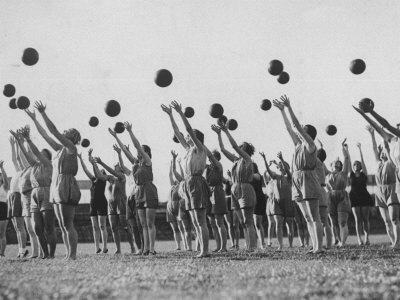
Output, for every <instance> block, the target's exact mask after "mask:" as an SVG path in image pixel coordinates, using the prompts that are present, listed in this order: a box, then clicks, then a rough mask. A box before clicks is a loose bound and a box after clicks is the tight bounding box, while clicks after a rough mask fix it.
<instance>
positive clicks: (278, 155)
mask: <svg viewBox="0 0 400 300" xmlns="http://www.w3.org/2000/svg"><path fill="white" fill-rule="evenodd" d="M276 157H278V158H279V159H280V160H283V156H282V152H281V151H279V152H278V154H277V155H276Z"/></svg>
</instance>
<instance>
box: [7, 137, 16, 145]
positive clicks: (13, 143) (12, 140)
mask: <svg viewBox="0 0 400 300" xmlns="http://www.w3.org/2000/svg"><path fill="white" fill-rule="evenodd" d="M8 140H9V141H10V144H11V146H14V145H15V143H16V140H15V137H13V136H10V138H9V139H8Z"/></svg>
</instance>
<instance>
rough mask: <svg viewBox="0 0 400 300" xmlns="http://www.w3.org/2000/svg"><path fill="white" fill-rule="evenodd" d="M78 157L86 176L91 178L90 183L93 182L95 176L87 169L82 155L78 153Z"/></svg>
mask: <svg viewBox="0 0 400 300" xmlns="http://www.w3.org/2000/svg"><path fill="white" fill-rule="evenodd" d="M77 155H78V158H79V161H80V162H81V166H82V169H83V171H84V172H85V174H86V176H87V177H88V178H89V180H90V181H93V180H94V179H95V177H94V176H93V174H92V173H90V171H89V169H88V168H87V167H86V164H85V162H84V161H83V159H82V153H78V154H77Z"/></svg>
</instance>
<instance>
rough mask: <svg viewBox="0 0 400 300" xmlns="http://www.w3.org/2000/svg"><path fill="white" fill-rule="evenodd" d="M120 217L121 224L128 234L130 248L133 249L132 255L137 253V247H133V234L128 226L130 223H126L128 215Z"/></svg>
mask: <svg viewBox="0 0 400 300" xmlns="http://www.w3.org/2000/svg"><path fill="white" fill-rule="evenodd" d="M118 217H119V224H120V225H121V227H122V228H123V229H124V231H125V232H126V236H127V239H128V243H129V246H130V247H131V253H135V252H136V251H135V246H134V245H133V234H132V231H131V227H130V226H128V222H127V221H126V214H120V215H118Z"/></svg>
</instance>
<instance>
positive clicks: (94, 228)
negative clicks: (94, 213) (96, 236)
mask: <svg viewBox="0 0 400 300" xmlns="http://www.w3.org/2000/svg"><path fill="white" fill-rule="evenodd" d="M92 228H93V230H94V231H99V229H100V228H99V225H98V224H92Z"/></svg>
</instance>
